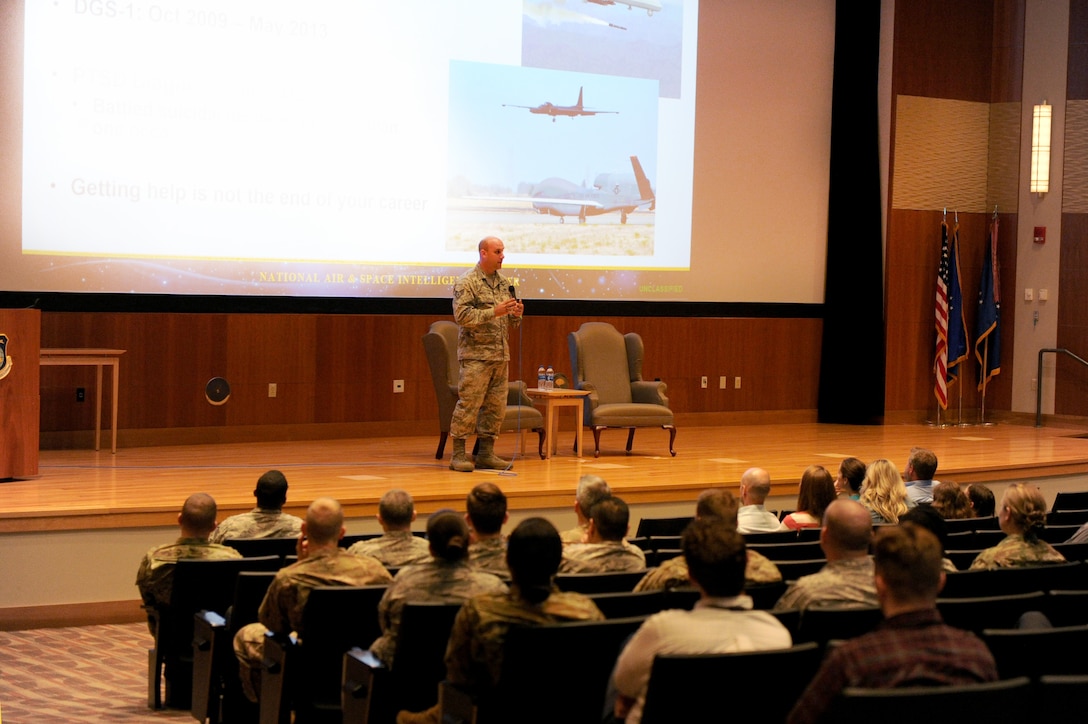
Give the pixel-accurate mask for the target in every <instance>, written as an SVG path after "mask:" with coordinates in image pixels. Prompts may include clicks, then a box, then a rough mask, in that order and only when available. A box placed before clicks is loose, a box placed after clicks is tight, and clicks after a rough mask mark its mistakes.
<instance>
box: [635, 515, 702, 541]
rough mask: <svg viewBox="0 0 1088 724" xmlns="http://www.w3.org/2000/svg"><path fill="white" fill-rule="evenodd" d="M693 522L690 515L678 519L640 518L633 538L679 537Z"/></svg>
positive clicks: (693, 518) (692, 517)
mask: <svg viewBox="0 0 1088 724" xmlns="http://www.w3.org/2000/svg"><path fill="white" fill-rule="evenodd" d="M693 520H695V517H694V516H691V515H684V516H680V517H678V518H640V519H639V521H638V529H637V531H636V532H635V537H636V538H648V537H650V536H656V537H662V536H670V537H674V536H679V535H680V534H681V533H683V532H684V528H687V527H688V525H689V524H690V523H691V521H693ZM658 547H661V546H658ZM666 547H668V548H675V547H676V546H674V545H669V546H666Z"/></svg>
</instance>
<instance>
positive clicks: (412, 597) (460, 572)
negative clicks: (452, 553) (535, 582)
mask: <svg viewBox="0 0 1088 724" xmlns="http://www.w3.org/2000/svg"><path fill="white" fill-rule="evenodd" d="M482 593H506V584H505V583H503V582H502V579H501V578H499V577H498V576H496V575H493V574H491V573H485V572H483V571H479V570H477V569H475V568H473V567H472V566H471V565H469V564H468V562H466V561H458V562H456V563H449V562H447V561H440V560H436V559H433V558H432V559H431V560H430V561H428V562H427V563H420V564H419V565H417V566H408V567H406V568H403V569H401V571H400V572H399V573H397V575H396V577H395V578H394V579H393V583H391V584H390V585H389V588H388V590H386V592H385V595H384V596H382V600H381V603H379V604H378V622H379V624H381V627H382V635H381V636H380V637H379V638H378V639H376V640H375V641H374V643H373V644H371V645H370V650H371V652H372V653H373V654H374V655H375V656H377V657H378V658H379V659H381V660H382V661H384V662H385V665H386V666H388V667H389V668H393V655H394V654H395V653H396V650H397V633H398V632H399V630H400V619H401V616H402V615H403V613H404V604H406V603H420V602H426V603H463V602H465V601H467V600H468V599H470V598H472V597H473V596H479V595H480V594H482Z"/></svg>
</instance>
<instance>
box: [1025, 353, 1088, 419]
mask: <svg viewBox="0 0 1088 724" xmlns="http://www.w3.org/2000/svg"><path fill="white" fill-rule="evenodd" d="M1047 352H1053V353H1055V354H1057V353H1058V352H1061V353H1062V354H1067V355H1069V356H1070V357H1072V358H1073V359H1075V360H1076V361H1077V362H1080V363H1081V364H1082V365H1084V366H1085V367H1088V360H1086V359H1084V358H1083V357H1079V356H1077V355H1075V354H1073V353H1072V352H1070V351H1069V350H1067V349H1065V348H1062V347H1048V348H1046V349H1041V350H1039V363H1038V365H1037V366H1036V370H1035V427H1042V426H1043V355H1044V354H1045V353H1047Z"/></svg>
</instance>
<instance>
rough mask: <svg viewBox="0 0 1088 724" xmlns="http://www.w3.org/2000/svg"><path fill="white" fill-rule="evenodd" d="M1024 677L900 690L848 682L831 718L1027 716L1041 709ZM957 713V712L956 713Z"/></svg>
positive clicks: (894, 722) (868, 723) (848, 723)
mask: <svg viewBox="0 0 1088 724" xmlns="http://www.w3.org/2000/svg"><path fill="white" fill-rule="evenodd" d="M1035 709H1036V704H1035V702H1034V697H1032V696H1031V681H1030V680H1029V679H1027V678H1026V677H1021V678H1017V679H1008V680H1004V681H994V682H990V683H985V684H965V685H962V686H916V687H907V688H900V689H858V688H854V687H847V688H846V689H844V690H843V692H842V694H841V695H840V696H839V698H838V700H837V701H836V703H835V706H834V709H833V712H832V717H831V718H829V719H828V721H835V722H843V723H844V724H854V723H855V722H856V723H857V724H862V723H864V724H872V722H875V721H879V722H881V723H882V724H884V723H890V724H900V723H901V724H908V722H909V723H910V724H917V722H919V721H932V720H934V717H937V718H938V719H948V718H949V717H950V716H963V715H965V716H970V717H971V719H973V720H975V721H1024V720H1025V719H1034V718H1035V715H1036V714H1037V712H1036V711H1035ZM953 712H955V714H954V715H953Z"/></svg>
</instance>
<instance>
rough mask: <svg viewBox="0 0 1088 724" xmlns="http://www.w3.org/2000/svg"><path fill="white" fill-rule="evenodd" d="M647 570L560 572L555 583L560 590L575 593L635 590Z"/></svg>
mask: <svg viewBox="0 0 1088 724" xmlns="http://www.w3.org/2000/svg"><path fill="white" fill-rule="evenodd" d="M646 573H647V571H616V572H613V573H560V574H558V575H557V576H556V577H555V585H557V586H558V587H559V590H560V591H573V592H575V593H609V592H614V591H633V590H635V586H637V585H638V582H639V581H641V580H642V578H643V577H644V576H645V575H646Z"/></svg>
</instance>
